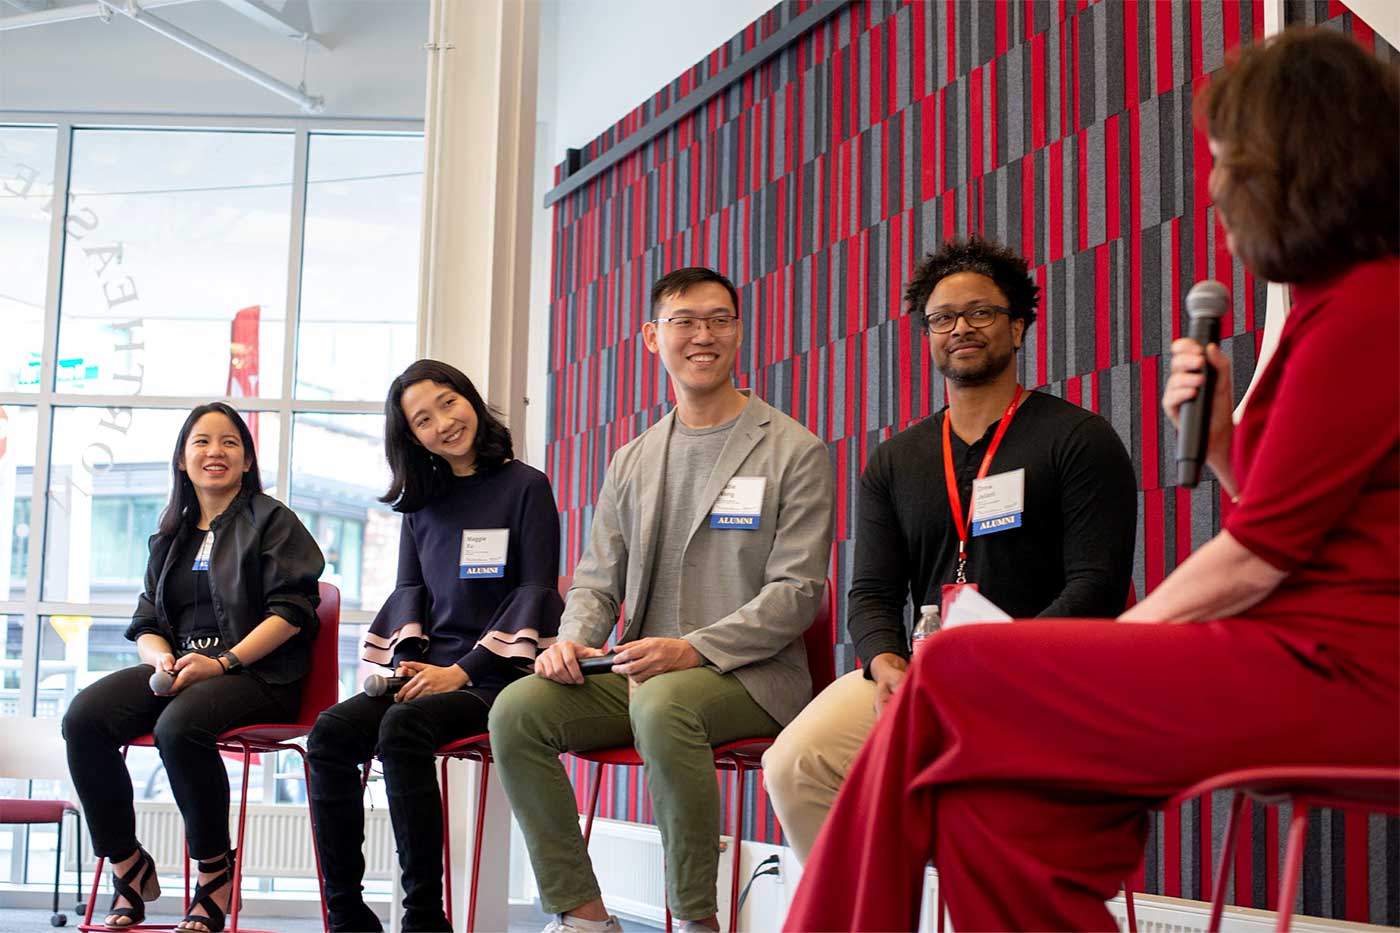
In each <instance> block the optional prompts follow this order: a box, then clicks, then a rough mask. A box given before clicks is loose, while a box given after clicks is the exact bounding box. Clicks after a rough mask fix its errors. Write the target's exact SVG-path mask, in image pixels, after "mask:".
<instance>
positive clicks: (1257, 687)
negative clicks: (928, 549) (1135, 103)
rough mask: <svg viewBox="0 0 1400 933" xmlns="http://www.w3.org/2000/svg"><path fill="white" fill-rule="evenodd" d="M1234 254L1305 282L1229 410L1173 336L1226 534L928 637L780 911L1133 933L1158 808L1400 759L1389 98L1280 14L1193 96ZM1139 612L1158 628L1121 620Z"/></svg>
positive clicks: (1189, 346)
mask: <svg viewBox="0 0 1400 933" xmlns="http://www.w3.org/2000/svg"><path fill="white" fill-rule="evenodd" d="M1198 105H1199V110H1198V114H1199V117H1200V122H1201V123H1202V124H1203V126H1202V128H1203V129H1204V130H1205V131H1206V132H1207V133H1208V134H1209V136H1210V141H1211V150H1212V152H1213V153H1214V154H1215V158H1216V164H1215V168H1214V170H1213V171H1212V173H1211V179H1210V187H1211V194H1212V197H1213V199H1214V200H1215V204H1216V209H1217V211H1218V212H1219V214H1220V216H1221V219H1222V224H1223V225H1224V226H1225V228H1226V230H1227V232H1228V243H1229V247H1230V249H1231V251H1232V252H1233V253H1234V254H1235V255H1237V256H1239V257H1240V258H1241V259H1242V260H1243V262H1244V263H1245V264H1246V265H1247V266H1248V267H1249V268H1250V269H1251V270H1252V271H1253V272H1254V273H1255V274H1257V275H1261V276H1263V277H1265V278H1267V279H1270V280H1272V281H1279V282H1289V283H1291V284H1292V285H1293V308H1292V311H1291V312H1290V314H1289V316H1288V320H1287V323H1286V325H1285V327H1284V329H1283V333H1282V336H1281V338H1280V341H1279V344H1278V348H1277V350H1276V352H1275V354H1274V356H1273V358H1272V360H1271V361H1270V362H1269V363H1268V364H1267V368H1266V369H1265V371H1264V372H1263V373H1262V374H1261V376H1260V378H1259V380H1258V384H1257V385H1256V387H1255V389H1254V392H1253V395H1252V397H1251V399H1250V401H1249V404H1248V406H1247V407H1246V409H1245V411H1244V414H1243V416H1242V418H1241V419H1240V421H1239V423H1238V424H1234V423H1232V420H1231V392H1230V389H1231V386H1232V384H1233V382H1232V378H1231V371H1230V362H1229V360H1228V359H1227V358H1226V357H1225V356H1224V355H1223V354H1222V353H1221V351H1220V349H1219V347H1217V346H1215V345H1213V344H1212V345H1211V346H1210V347H1208V348H1206V349H1205V350H1202V348H1201V347H1200V346H1199V345H1198V344H1195V343H1194V342H1192V341H1189V340H1178V341H1176V343H1174V344H1173V346H1172V361H1171V376H1170V378H1169V380H1168V382H1167V386H1166V390H1165V392H1164V395H1163V400H1162V404H1163V407H1164V409H1165V410H1166V411H1167V413H1168V415H1169V416H1170V417H1171V418H1172V420H1173V421H1175V420H1176V417H1177V411H1178V409H1179V408H1180V405H1181V403H1182V402H1183V401H1184V400H1186V399H1188V398H1192V397H1194V396H1195V395H1196V393H1197V391H1198V389H1199V387H1200V386H1201V385H1202V382H1203V377H1202V376H1201V374H1200V370H1201V367H1202V363H1203V362H1204V361H1205V360H1206V359H1208V360H1209V362H1210V363H1211V364H1212V365H1213V366H1215V367H1216V369H1217V371H1218V373H1219V378H1218V381H1217V391H1216V392H1215V395H1214V398H1213V399H1211V404H1212V415H1211V437H1210V439H1209V447H1208V452H1207V463H1208V464H1209V466H1210V467H1211V469H1212V470H1213V471H1214V472H1215V474H1216V477H1217V479H1218V480H1219V482H1220V486H1221V488H1222V490H1223V491H1224V492H1225V493H1226V494H1227V495H1228V496H1229V497H1230V499H1231V500H1232V503H1231V504H1230V505H1229V506H1228V507H1227V512H1226V514H1227V517H1226V519H1225V521H1224V528H1223V530H1222V531H1221V533H1220V534H1219V535H1217V536H1216V537H1215V538H1214V539H1213V540H1211V541H1210V542H1209V543H1207V544H1206V545H1205V546H1204V547H1202V548H1200V549H1199V550H1197V551H1196V552H1195V553H1193V554H1192V555H1191V556H1190V557H1189V558H1188V559H1187V560H1185V561H1184V562H1183V563H1182V564H1181V565H1180V566H1179V567H1178V568H1177V569H1176V571H1175V572H1173V573H1172V574H1171V575H1170V576H1169V577H1168V578H1167V579H1166V580H1164V581H1163V582H1162V584H1161V585H1160V586H1158V587H1157V588H1156V589H1155V590H1154V591H1153V592H1152V593H1151V594H1150V595H1149V596H1148V597H1147V598H1146V599H1144V600H1143V601H1142V602H1141V603H1139V604H1138V605H1137V606H1135V607H1134V608H1133V609H1132V610H1130V611H1129V612H1127V613H1125V614H1124V615H1123V616H1122V617H1121V618H1120V619H1119V620H1117V621H1103V620H1087V619H1061V620H1051V621H1046V620H1035V621H1024V622H1015V623H1012V624H1008V625H980V626H970V627H966V628H960V629H954V630H950V631H946V632H942V633H939V634H938V635H936V636H934V639H933V642H932V644H930V645H929V646H928V647H927V648H926V649H925V650H924V651H923V652H922V656H921V657H920V658H918V659H917V660H916V663H915V664H914V666H913V668H912V669H911V671H910V675H909V677H908V678H907V679H906V681H905V684H904V686H903V687H902V689H901V690H900V693H899V695H898V696H897V697H896V700H895V702H894V703H893V705H892V706H891V707H887V708H886V711H885V712H884V714H883V715H882V716H881V717H880V721H879V723H878V724H877V727H876V729H875V731H874V733H873V734H872V736H871V738H870V740H869V741H868V742H867V743H866V746H865V749H864V751H863V752H862V753H861V755H860V757H859V758H858V759H857V760H856V763H855V766H854V768H853V770H852V772H851V774H850V777H849V778H848V779H847V781H846V785H845V790H843V792H842V793H841V795H840V797H839V798H838V799H837V802H836V806H835V809H834V810H833V811H832V814H831V817H830V819H829V821H828V823H827V825H826V827H825V828H824V829H823V831H822V835H821V837H820V838H819V840H818V843H817V846H816V849H815V851H814V853H813V855H812V858H811V861H810V862H809V863H808V865H807V868H806V872H805V873H804V876H803V879H802V884H801V887H800V888H799V889H798V892H797V897H796V899H795V901H794V903H793V906H792V910H791V912H790V913H789V915H788V919H787V927H788V929H790V930H869V929H880V930H894V929H913V928H914V927H915V926H916V925H917V922H918V917H919V903H920V895H921V893H922V887H923V871H924V865H925V864H926V863H927V862H928V861H929V860H930V859H932V861H933V863H934V864H935V865H936V866H937V868H938V871H939V877H940V879H941V883H942V884H943V886H944V888H945V892H946V894H945V897H946V900H947V905H948V910H949V912H950V914H951V917H952V921H953V925H954V926H955V927H956V928H957V929H960V930H991V929H1116V925H1115V923H1114V921H1113V919H1112V916H1111V915H1110V914H1109V912H1108V910H1107V908H1106V907H1105V904H1104V902H1105V901H1106V900H1107V899H1109V898H1111V897H1113V896H1114V895H1115V894H1116V893H1117V892H1118V890H1119V888H1120V886H1121V884H1122V881H1123V879H1124V878H1125V877H1127V876H1128V875H1129V874H1131V873H1132V871H1133V870H1134V869H1136V867H1137V865H1138V864H1139V862H1140V861H1141V858H1142V853H1143V844H1144V841H1145V839H1146V835H1147V825H1148V819H1147V817H1148V813H1149V811H1150V810H1151V808H1152V807H1153V806H1154V805H1155V804H1159V803H1160V802H1161V801H1162V800H1163V799H1164V798H1166V797H1168V796H1170V795H1171V794H1173V793H1175V792H1177V791H1180V790H1182V789H1184V788H1186V787H1189V786H1190V785H1192V784H1193V783H1195V782H1197V781H1199V780H1201V779H1204V778H1206V777H1209V776H1211V775H1214V774H1218V773H1221V772H1224V771H1229V770H1233V769H1237V768H1246V767H1258V766H1269V765H1310V764H1330V765H1370V766H1396V765H1400V728H1397V723H1400V392H1397V385H1396V375H1395V360H1396V354H1397V349H1400V258H1398V257H1397V253H1400V203H1398V202H1397V192H1398V191H1400V172H1398V171H1397V153H1400V133H1398V132H1397V113H1400V91H1398V90H1397V75H1396V71H1395V70H1394V69H1393V68H1392V67H1390V66H1388V65H1385V64H1382V63H1380V62H1378V61H1377V60H1376V59H1374V58H1373V57H1371V56H1370V55H1368V54H1367V53H1366V52H1364V51H1363V50H1362V49H1361V48H1360V47H1358V46H1357V45H1356V44H1354V43H1353V42H1352V41H1351V40H1350V39H1348V38H1347V37H1345V36H1343V35H1341V34H1338V33H1332V32H1328V31H1324V30H1288V31H1286V32H1284V33H1283V34H1282V35H1280V36H1278V37H1276V38H1274V39H1273V40H1271V41H1269V42H1267V43H1265V44H1264V45H1263V46H1261V47H1256V48H1253V49H1251V50H1248V51H1246V52H1245V53H1244V54H1243V55H1242V56H1240V58H1239V59H1238V60H1237V61H1235V62H1234V63H1233V64H1232V65H1231V66H1230V67H1229V68H1228V69H1227V70H1226V72H1225V73H1224V74H1223V75H1219V76H1216V77H1215V78H1214V79H1213V80H1212V81H1211V83H1210V85H1209V87H1208V89H1207V90H1206V92H1205V94H1204V96H1203V98H1202V99H1201V100H1200V101H1199V102H1198ZM1124 623H1146V624H1139V625H1131V624H1124Z"/></svg>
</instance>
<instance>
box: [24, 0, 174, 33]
mask: <svg viewBox="0 0 1400 933" xmlns="http://www.w3.org/2000/svg"><path fill="white" fill-rule="evenodd" d="M5 2H6V3H9V4H10V5H11V6H15V5H17V0H5ZM19 2H25V0H19ZM192 2H193V0H146V2H145V3H143V4H142V8H143V9H147V10H154V9H156V8H157V7H163V6H174V5H175V4H177V3H192ZM102 15H104V14H103V12H102V5H101V4H100V3H84V4H82V5H80V6H60V7H51V8H49V9H44V10H36V11H35V12H32V13H18V14H16V15H14V16H4V17H0V32H6V31H7V30H10V29H25V28H27V27H29V26H48V25H51V24H52V23H70V22H73V21H74V20H80V19H97V18H98V17H100V16H102Z"/></svg>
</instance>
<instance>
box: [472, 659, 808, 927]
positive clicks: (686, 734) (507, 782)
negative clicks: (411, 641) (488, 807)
mask: <svg viewBox="0 0 1400 933" xmlns="http://www.w3.org/2000/svg"><path fill="white" fill-rule="evenodd" d="M627 693H628V691H627V678H625V677H623V676H622V675H620V674H600V675H594V676H592V677H589V678H587V683H585V684H583V685H581V686H575V685H571V684H558V683H555V682H553V681H550V680H546V679H544V678H543V677H526V678H523V679H521V680H518V681H516V682H515V683H513V684H511V685H510V686H509V687H507V688H506V689H505V690H503V691H502V692H501V695H500V696H499V697H497V699H496V702H495V703H494V704H492V706H491V748H492V753H493V755H494V757H495V759H496V767H497V769H498V771H499V773H500V776H501V784H502V785H503V786H504V787H505V791H506V796H507V797H509V798H510V806H511V809H512V810H513V811H514V812H515V818H516V820H517V821H518V822H519V824H520V829H521V832H522V834H523V835H524V837H525V845H526V847H527V848H528V849H529V852H530V862H531V864H532V865H533V866H534V870H535V881H536V882H537V884H538V885H539V890H540V902H541V905H542V907H543V908H544V910H545V911H546V912H548V913H556V914H557V913H564V912H565V911H568V910H572V909H573V908H575V907H577V906H579V905H580V904H585V903H587V902H588V901H591V900H593V899H594V898H596V897H599V896H601V891H600V889H599V887H598V879H597V877H596V876H595V875H594V873H593V866H592V864H591V863H590V861H589V859H588V849H587V847H586V846H585V845H584V843H583V833H582V832H580V830H579V824H578V810H577V807H576V805H575V802H574V793H573V789H572V787H571V786H570V784H569V780H568V776H567V775H566V773H565V771H564V765H563V764H562V763H561V762H560V760H559V755H560V753H562V752H571V751H588V750H592V749H599V748H616V747H618V746H627V745H635V746H636V748H637V751H638V753H640V755H641V757H642V760H643V761H644V762H645V771H646V778H647V788H648V789H649V791H650V792H651V805H652V810H653V812H654V813H655V816H656V823H657V827H658V828H659V829H660V830H661V845H662V849H663V851H664V852H665V855H666V897H667V901H668V903H669V904H670V906H671V913H672V914H674V915H675V917H676V918H677V919H679V920H701V919H704V918H706V917H709V916H711V915H712V914H714V913H716V912H717V911H718V902H717V900H716V897H715V881H716V876H717V874H718V872H719V787H718V785H717V783H716V781H715V768H714V757H713V755H712V754H711V747H712V746H715V745H722V744H724V743H725V742H732V741H734V740H736V739H743V738H757V737H760V736H763V737H770V736H775V735H777V734H778V731H779V729H780V728H781V727H780V726H779V725H778V723H777V722H776V721H774V719H773V717H771V716H769V715H768V714H767V713H766V712H764V711H763V709H762V707H760V706H759V705H758V704H757V703H755V702H754V701H753V699H752V698H751V697H750V696H749V694H748V691H746V690H745V689H744V688H743V686H742V685H741V684H740V683H739V681H738V679H737V678H735V677H734V675H732V674H721V673H719V672H718V671H716V670H714V669H713V668H708V667H698V668H692V669H690V670H684V671H672V672H670V673H667V674H660V675H658V676H656V677H653V678H651V679H650V680H648V681H646V682H645V683H643V684H641V685H639V686H638V687H637V688H636V690H635V691H633V693H632V696H631V699H630V702H629V699H628V695H627Z"/></svg>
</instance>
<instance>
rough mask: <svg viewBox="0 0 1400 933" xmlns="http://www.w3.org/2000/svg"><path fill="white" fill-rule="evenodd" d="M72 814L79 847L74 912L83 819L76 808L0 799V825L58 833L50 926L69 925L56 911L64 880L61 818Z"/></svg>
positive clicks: (79, 898) (79, 900) (79, 895)
mask: <svg viewBox="0 0 1400 933" xmlns="http://www.w3.org/2000/svg"><path fill="white" fill-rule="evenodd" d="M70 813H71V814H73V819H74V826H75V827H76V829H77V832H76V833H74V834H73V835H74V838H75V839H76V840H77V846H78V880H77V881H76V882H74V903H75V904H76V905H77V906H76V907H75V912H81V911H82V909H83V818H82V815H81V814H79V813H78V808H77V807H75V806H73V804H71V803H69V802H68V801H67V800H24V799H16V798H14V797H0V824H15V825H24V826H36V825H43V824H45V823H52V824H54V828H55V829H56V830H57V832H58V842H57V844H56V845H55V847H54V856H53V857H54V868H53V914H52V915H51V916H50V917H49V924H50V925H51V926H56V927H61V926H66V925H67V924H68V915H67V914H65V913H63V912H62V911H60V910H59V909H58V885H59V881H60V879H61V878H62V877H63V818H64V817H65V816H67V815H68V814H70Z"/></svg>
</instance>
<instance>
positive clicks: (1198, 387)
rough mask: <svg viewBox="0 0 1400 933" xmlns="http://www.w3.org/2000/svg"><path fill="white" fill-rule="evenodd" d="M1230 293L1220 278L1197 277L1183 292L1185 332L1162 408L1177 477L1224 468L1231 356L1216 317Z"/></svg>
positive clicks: (1186, 480)
mask: <svg viewBox="0 0 1400 933" xmlns="http://www.w3.org/2000/svg"><path fill="white" fill-rule="evenodd" d="M1229 309H1230V293H1229V291H1228V290H1227V289H1226V288H1225V286H1224V285H1221V284H1220V283H1219V282H1213V281H1206V282H1197V283H1196V284H1195V285H1194V286H1192V288H1191V290H1190V291H1189V292H1188V293H1187V295H1186V313H1187V315H1188V316H1189V317H1190V324H1189V326H1188V331H1187V332H1188V334H1189V336H1187V337H1184V338H1182V339H1180V340H1177V341H1175V342H1173V343H1172V359H1171V375H1170V376H1169V377H1168V379H1167V386H1166V389H1165V391H1164V392H1163V393H1162V409H1163V410H1164V411H1165V412H1166V413H1167V417H1168V418H1170V419H1171V421H1172V423H1173V424H1175V425H1176V427H1177V445H1176V463H1177V482H1179V483H1180V484H1181V485H1182V486H1185V487H1187V488H1191V487H1194V486H1195V485H1196V484H1197V483H1199V482H1200V478H1201V466H1202V464H1206V463H1209V464H1211V465H1212V466H1213V467H1215V468H1217V471H1219V470H1220V469H1222V468H1228V460H1229V453H1230V437H1231V434H1232V433H1233V430H1234V421H1233V415H1232V411H1231V409H1232V405H1231V385H1232V379H1231V370H1230V361H1229V358H1228V357H1226V356H1225V354H1224V353H1222V352H1221V351H1220V346H1219V343H1220V318H1221V317H1223V316H1224V315H1225V314H1226V313H1227V312H1228V311H1229Z"/></svg>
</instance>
